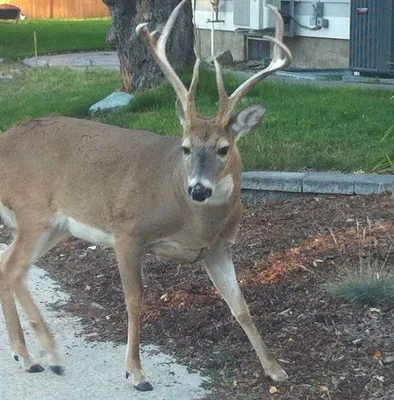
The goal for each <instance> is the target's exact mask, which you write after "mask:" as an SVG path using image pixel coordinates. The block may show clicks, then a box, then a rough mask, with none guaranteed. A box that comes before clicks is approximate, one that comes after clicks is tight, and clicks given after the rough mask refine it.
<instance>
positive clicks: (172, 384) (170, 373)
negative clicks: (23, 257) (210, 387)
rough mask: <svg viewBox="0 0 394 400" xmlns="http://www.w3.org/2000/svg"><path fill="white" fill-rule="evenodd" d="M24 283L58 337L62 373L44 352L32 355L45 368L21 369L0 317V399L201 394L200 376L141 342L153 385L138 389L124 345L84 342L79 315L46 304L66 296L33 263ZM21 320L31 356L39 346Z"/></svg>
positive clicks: (157, 399)
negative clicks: (35, 371) (127, 375)
mask: <svg viewBox="0 0 394 400" xmlns="http://www.w3.org/2000/svg"><path fill="white" fill-rule="evenodd" d="M28 283H29V287H30V288H31V290H32V292H33V296H34V298H35V299H36V300H37V302H38V303H39V306H40V308H41V309H42V311H43V314H44V316H45V319H46V320H47V321H48V323H49V326H50V327H51V328H52V329H53V331H54V333H55V336H56V338H57V340H58V343H59V346H60V350H61V353H62V356H63V360H64V365H65V374H64V376H58V375H55V374H54V373H52V372H51V371H50V370H49V368H48V366H47V364H46V359H45V357H44V358H42V357H40V358H39V359H38V360H39V361H40V362H41V363H42V365H43V366H44V367H45V368H46V369H45V371H44V372H41V373H39V374H29V373H27V372H25V371H24V370H23V367H22V365H21V363H20V362H15V361H14V360H13V358H12V356H11V350H10V349H9V345H8V338H7V334H6V330H5V324H4V322H3V320H2V318H0V362H1V368H0V399H1V400H93V399H94V400H108V399H116V400H129V399H134V400H148V399H149V400H163V399H176V398H178V399H182V400H198V399H202V398H203V397H205V395H206V393H207V392H206V391H205V390H204V389H202V388H201V384H202V383H203V381H204V378H202V377H201V375H200V374H198V373H191V372H188V370H187V368H186V366H183V365H180V364H178V363H177V362H176V361H175V359H174V358H172V357H171V356H168V355H166V354H163V353H162V352H161V351H160V350H159V349H158V348H156V347H154V346H142V357H143V363H144V366H145V370H146V372H147V374H148V375H149V377H150V381H151V383H152V384H153V386H154V390H153V391H152V392H149V393H144V392H138V391H137V390H135V389H134V387H133V385H132V383H131V380H130V379H126V378H125V366H124V358H125V352H126V345H123V344H122V345H115V344H113V343H111V342H105V343H104V342H89V341H86V340H85V339H84V335H83V330H82V325H81V322H80V320H79V318H77V317H74V316H72V315H70V314H68V313H65V312H63V313H62V312H60V311H55V310H54V309H53V308H52V307H51V304H54V303H57V304H59V302H60V303H66V302H68V301H70V299H69V296H68V295H67V294H66V293H64V292H62V291H61V289H60V288H59V286H58V284H57V283H56V281H54V280H52V279H51V278H50V277H49V275H48V274H47V273H46V272H45V271H43V270H42V269H40V268H38V267H35V266H33V267H32V268H31V271H30V273H29V278H28ZM22 316H23V314H22ZM23 317H24V316H23ZM22 323H23V326H24V328H25V335H26V339H27V341H28V346H29V348H30V349H31V350H32V352H33V353H34V355H35V356H37V355H38V354H40V351H41V348H40V346H38V343H37V339H36V337H35V335H33V333H32V332H31V329H30V327H29V326H28V324H27V321H26V318H23V322H22Z"/></svg>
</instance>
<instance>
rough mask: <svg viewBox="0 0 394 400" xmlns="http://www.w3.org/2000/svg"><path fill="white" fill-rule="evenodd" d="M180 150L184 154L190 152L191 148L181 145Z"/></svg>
mask: <svg viewBox="0 0 394 400" xmlns="http://www.w3.org/2000/svg"><path fill="white" fill-rule="evenodd" d="M182 151H183V154H185V155H186V156H187V155H189V154H190V153H191V152H192V151H191V149H190V148H189V147H186V146H182Z"/></svg>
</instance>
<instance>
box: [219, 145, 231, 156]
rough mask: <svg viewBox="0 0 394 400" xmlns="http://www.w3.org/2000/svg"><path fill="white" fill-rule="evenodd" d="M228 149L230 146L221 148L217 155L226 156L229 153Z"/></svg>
mask: <svg viewBox="0 0 394 400" xmlns="http://www.w3.org/2000/svg"><path fill="white" fill-rule="evenodd" d="M228 149H229V146H224V147H221V148H220V149H218V151H217V153H218V154H219V156H226V155H227V153H228Z"/></svg>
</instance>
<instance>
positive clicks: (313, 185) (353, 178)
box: [242, 171, 394, 197]
mask: <svg viewBox="0 0 394 400" xmlns="http://www.w3.org/2000/svg"><path fill="white" fill-rule="evenodd" d="M393 188H394V175H379V174H341V173H333V172H277V171H247V172H244V173H243V174H242V190H243V191H246V192H248V191H251V192H261V193H263V192H276V193H278V192H279V193H282V194H285V193H288V194H289V196H294V195H297V194H298V195H308V194H325V195H327V194H347V195H354V194H360V195H363V194H373V193H382V192H391V191H393ZM280 197H283V196H280Z"/></svg>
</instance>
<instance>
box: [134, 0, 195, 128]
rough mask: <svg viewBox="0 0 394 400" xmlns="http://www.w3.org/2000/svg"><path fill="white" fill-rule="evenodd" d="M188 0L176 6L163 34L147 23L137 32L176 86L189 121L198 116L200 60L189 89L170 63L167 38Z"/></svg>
mask: <svg viewBox="0 0 394 400" xmlns="http://www.w3.org/2000/svg"><path fill="white" fill-rule="evenodd" d="M187 1H188V0H183V1H181V2H180V3H179V4H178V5H177V6H176V7H175V8H174V10H173V11H172V13H171V15H170V17H169V19H168V21H167V23H166V24H165V26H164V28H163V31H162V33H161V34H160V33H159V32H157V31H153V32H152V33H151V32H150V31H149V28H148V24H147V23H143V24H140V25H138V26H137V28H136V32H137V35H139V36H141V37H142V38H143V39H144V41H145V43H146V45H147V47H148V49H149V51H150V53H151V54H152V55H153V57H154V58H155V59H156V61H157V63H158V64H159V66H160V68H161V70H162V71H163V73H164V75H165V77H166V78H167V80H168V81H169V82H170V84H171V85H172V87H173V88H174V90H175V93H176V95H177V97H178V99H179V102H180V105H181V107H182V110H183V112H184V115H185V117H186V118H187V120H188V121H191V120H193V119H194V118H195V117H196V116H197V110H196V105H195V97H196V90H197V84H198V75H199V74H198V68H199V64H200V60H199V58H197V59H196V63H195V65H194V70H193V78H192V82H191V84H190V88H189V90H187V89H186V87H185V85H184V84H183V83H182V81H181V80H180V79H179V77H178V75H177V74H176V73H175V71H174V69H173V68H172V67H171V64H170V63H169V61H168V59H167V56H166V43H167V39H168V37H169V35H170V33H171V30H172V28H173V26H174V23H175V21H176V19H177V17H178V15H179V11H180V9H181V7H182V6H183V5H184V4H185V3H186V2H187Z"/></svg>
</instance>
